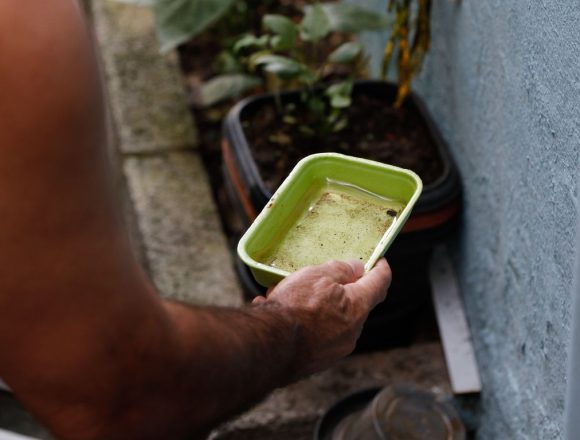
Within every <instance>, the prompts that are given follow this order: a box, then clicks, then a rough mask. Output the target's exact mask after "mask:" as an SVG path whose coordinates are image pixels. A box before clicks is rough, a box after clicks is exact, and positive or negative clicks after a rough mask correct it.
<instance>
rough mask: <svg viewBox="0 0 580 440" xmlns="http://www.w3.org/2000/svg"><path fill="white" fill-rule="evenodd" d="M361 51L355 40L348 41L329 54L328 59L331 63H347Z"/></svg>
mask: <svg viewBox="0 0 580 440" xmlns="http://www.w3.org/2000/svg"><path fill="white" fill-rule="evenodd" d="M361 52H362V46H361V44H360V43H358V42H356V41H349V42H348V43H344V44H342V45H340V46H339V47H338V48H336V49H335V50H334V51H333V52H332V53H331V54H330V55H329V56H328V60H329V61H330V62H333V63H339V64H348V63H351V62H352V61H354V60H355V58H356V57H357V56H359V55H360V53H361Z"/></svg>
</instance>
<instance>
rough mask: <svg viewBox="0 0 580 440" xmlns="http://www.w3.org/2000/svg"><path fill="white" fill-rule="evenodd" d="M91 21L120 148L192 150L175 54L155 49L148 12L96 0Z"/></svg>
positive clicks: (190, 127) (192, 133) (192, 137)
mask: <svg viewBox="0 0 580 440" xmlns="http://www.w3.org/2000/svg"><path fill="white" fill-rule="evenodd" d="M93 19H94V26H95V30H96V35H97V40H98V43H99V46H100V49H101V55H102V58H103V68H104V71H105V74H106V77H107V84H108V89H109V96H108V98H109V100H110V102H111V108H112V111H113V115H114V119H115V124H116V128H117V130H118V134H119V141H120V142H119V148H120V150H121V151H122V152H125V153H139V152H152V151H163V150H172V149H175V148H193V147H194V145H195V144H196V140H195V139H196V134H195V130H194V128H193V127H194V126H193V124H192V118H191V115H190V113H189V110H188V108H187V104H186V98H185V93H184V91H183V81H182V79H181V74H180V72H179V66H178V62H177V57H176V54H175V53H172V54H169V55H165V56H163V55H161V54H160V53H159V44H158V42H157V39H156V37H155V33H154V30H153V15H152V12H151V10H150V9H149V8H146V7H142V6H134V5H127V4H123V3H119V2H117V1H114V0H99V1H94V2H93Z"/></svg>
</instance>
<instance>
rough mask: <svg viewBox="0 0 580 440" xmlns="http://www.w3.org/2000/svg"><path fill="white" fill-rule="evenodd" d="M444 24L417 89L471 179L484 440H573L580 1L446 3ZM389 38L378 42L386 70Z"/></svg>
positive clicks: (465, 262) (460, 251)
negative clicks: (567, 404)
mask: <svg viewBox="0 0 580 440" xmlns="http://www.w3.org/2000/svg"><path fill="white" fill-rule="evenodd" d="M384 3H386V2H384V1H380V0H367V4H372V5H374V6H375V7H377V8H381V7H384ZM432 23H433V47H432V50H431V53H430V55H429V59H428V61H427V64H426V66H425V69H424V71H423V73H422V76H421V78H420V81H418V83H417V85H416V88H417V89H418V90H419V91H420V92H421V94H422V95H423V96H424V98H425V99H426V101H427V103H428V106H429V107H430V109H431V110H432V112H433V115H434V117H435V119H436V120H437V122H438V123H439V126H440V127H441V129H442V131H443V133H444V135H445V137H446V138H447V140H448V141H449V142H450V144H451V148H452V150H453V153H454V156H455V158H456V160H457V162H458V165H459V167H460V169H461V173H462V175H463V179H464V184H465V215H464V220H463V226H462V230H461V235H460V238H459V242H458V244H457V248H456V261H457V266H458V270H459V273H460V278H461V284H462V287H463V293H464V297H465V301H466V306H467V311H468V316H469V320H470V324H471V327H472V330H473V332H474V338H475V345H476V349H477V357H478V361H479V364H480V367H481V372H482V376H483V383H484V393H483V414H482V427H481V431H480V434H479V438H481V439H558V438H562V437H563V411H564V396H565V387H566V377H565V376H566V363H567V359H566V358H567V354H566V353H567V348H568V344H569V340H570V328H571V312H570V309H571V296H570V286H571V282H572V271H573V264H574V246H575V239H574V232H575V221H576V215H577V210H578V194H577V191H576V187H577V184H576V182H577V179H578V175H579V152H580V116H579V115H580V38H579V36H580V34H579V26H580V3H579V2H578V0H560V1H545V0H544V1H525V2H524V1H510V2H505V1H501V0H488V1H482V2H478V1H463V2H460V1H451V0H440V1H434V2H433V18H432ZM384 39H385V36H384V35H382V36H381V35H374V36H371V37H368V36H367V37H366V40H365V41H366V43H367V48H368V49H369V50H370V51H371V53H372V54H373V65H374V66H375V68H376V65H377V62H378V60H379V58H380V55H381V52H382V44H383V42H384Z"/></svg>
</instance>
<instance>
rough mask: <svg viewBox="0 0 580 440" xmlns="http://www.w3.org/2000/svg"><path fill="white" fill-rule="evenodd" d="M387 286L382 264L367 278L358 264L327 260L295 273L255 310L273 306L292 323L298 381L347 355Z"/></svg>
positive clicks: (387, 272) (259, 301)
mask: <svg viewBox="0 0 580 440" xmlns="http://www.w3.org/2000/svg"><path fill="white" fill-rule="evenodd" d="M390 284H391V270H390V268H389V265H388V264H387V262H386V261H385V260H384V259H381V260H379V262H378V263H377V265H376V266H375V267H374V268H373V269H372V270H371V271H370V272H368V273H367V274H364V268H363V264H362V263H361V262H359V261H349V262H341V261H331V262H329V263H326V264H322V265H320V266H311V267H306V268H304V269H301V270H299V271H297V272H296V273H294V274H292V275H290V276H289V277H288V278H286V279H284V280H283V281H282V282H281V283H280V284H279V285H278V286H276V288H274V289H273V290H272V291H271V292H270V293H269V294H268V297H267V298H264V297H258V298H256V299H255V300H254V305H256V306H261V305H263V306H268V305H274V304H276V305H278V306H281V307H282V308H283V309H284V311H285V312H286V314H287V315H288V316H290V317H293V318H294V319H296V322H297V325H298V330H299V332H300V341H301V345H302V346H301V347H299V356H298V359H297V363H298V364H297V365H296V368H297V373H298V376H302V375H305V374H309V373H313V372H315V371H320V370H322V369H324V368H326V367H328V366H329V365H330V364H332V363H333V362H335V361H336V360H338V359H340V358H342V357H344V356H346V355H348V354H349V353H351V352H352V350H353V349H354V347H355V343H356V340H357V339H358V337H359V335H360V332H361V330H362V326H363V324H364V322H365V320H366V318H367V316H368V314H369V312H370V311H371V310H372V309H373V308H374V307H375V306H376V305H377V304H378V303H380V302H381V301H383V300H384V299H385V296H386V294H387V289H388V288H389V285H390ZM269 303H270V304H269ZM273 303H274V304H273Z"/></svg>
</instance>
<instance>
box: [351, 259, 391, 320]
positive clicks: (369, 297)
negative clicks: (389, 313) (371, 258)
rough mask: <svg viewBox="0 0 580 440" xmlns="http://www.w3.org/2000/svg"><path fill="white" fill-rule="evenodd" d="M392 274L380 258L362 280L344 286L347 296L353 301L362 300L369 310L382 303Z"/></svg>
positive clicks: (387, 265)
mask: <svg viewBox="0 0 580 440" xmlns="http://www.w3.org/2000/svg"><path fill="white" fill-rule="evenodd" d="M391 280H392V273H391V268H390V267H389V264H388V263H387V260H385V259H384V258H381V259H380V260H379V261H378V262H377V264H376V265H375V267H373V268H372V269H371V270H370V271H369V272H368V273H366V274H365V275H364V276H363V277H362V278H360V279H358V280H357V281H355V282H354V283H351V284H348V285H346V286H345V289H346V291H347V293H348V295H349V296H350V297H351V298H353V299H355V298H356V299H358V300H360V299H362V300H363V301H365V303H366V304H367V307H368V308H369V310H371V309H373V308H374V307H375V306H376V305H377V304H379V303H380V302H382V301H384V300H385V298H386V296H387V290H388V289H389V286H390V285H391Z"/></svg>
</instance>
